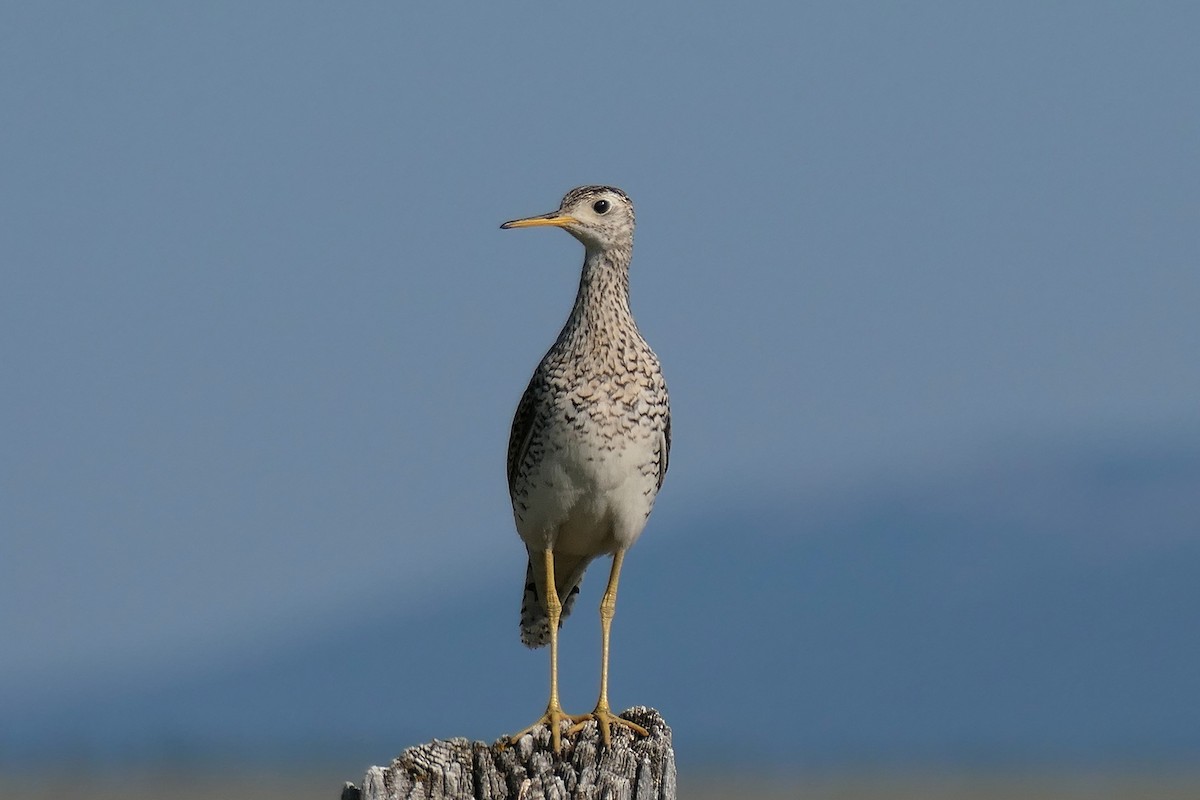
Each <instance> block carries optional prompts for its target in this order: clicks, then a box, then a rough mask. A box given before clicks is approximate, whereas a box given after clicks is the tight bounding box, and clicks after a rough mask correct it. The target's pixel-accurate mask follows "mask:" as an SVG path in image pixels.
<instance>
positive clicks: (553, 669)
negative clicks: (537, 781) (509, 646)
mask: <svg viewBox="0 0 1200 800" xmlns="http://www.w3.org/2000/svg"><path fill="white" fill-rule="evenodd" d="M543 558H545V564H546V585H545V586H543V587H542V590H543V596H544V597H545V598H546V616H547V617H548V618H549V620H550V701H549V702H548V703H546V713H545V714H543V715H542V716H541V718H540V719H539V720H538V721H537V722H535V723H533V724H532V725H530V726H529V727H528V728H526V729H525V730H523V731H521V732H520V733H518V734H515V735H513V736H512V737H511V739H510V741H511V742H513V743H514V744H515V743H516V741H517V740H518V739H520V738H521V737H522V736H524V735H525V734H527V733H529V732H530V731H532V730H534V729H535V728H537V727H538V726H540V725H543V724H545V725H549V726H550V739H551V742H552V744H553V746H554V752H556V753H557V752H559V750H561V749H562V732H561V731H560V730H559V726H560V724H561V723H562V721H563V720H571V721H572V722H574V721H575V720H576V719H577V718H576V717H569V716H567V715H566V714H564V713H563V709H562V704H561V703H559V701H558V621H559V620H560V619H561V618H562V601H561V600H559V598H558V588H557V587H556V585H555V583H554V551H553V550H549V549H547V550H545V551H544V552H543Z"/></svg>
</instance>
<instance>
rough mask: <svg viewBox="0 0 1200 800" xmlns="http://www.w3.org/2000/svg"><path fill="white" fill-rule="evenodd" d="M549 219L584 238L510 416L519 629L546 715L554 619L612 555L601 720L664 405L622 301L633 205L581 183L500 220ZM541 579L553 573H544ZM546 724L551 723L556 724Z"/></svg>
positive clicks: (658, 452)
mask: <svg viewBox="0 0 1200 800" xmlns="http://www.w3.org/2000/svg"><path fill="white" fill-rule="evenodd" d="M535 225H553V226H556V227H561V228H564V229H565V230H567V231H568V232H569V233H571V234H572V235H573V236H575V238H577V239H579V240H580V241H581V242H582V243H583V244H584V247H585V248H586V254H585V257H584V264H583V270H582V274H581V276H580V280H579V292H578V294H577V295H576V298H575V305H574V306H573V307H572V309H571V313H570V316H569V317H568V318H567V322H566V324H565V325H564V326H563V329H562V331H561V332H560V333H559V335H558V339H557V340H556V341H555V342H554V345H553V346H552V347H551V348H550V350H549V351H548V352H547V353H546V355H545V356H544V357H543V358H542V361H541V363H540V364H538V367H537V369H536V370H534V373H533V377H532V378H531V379H530V381H529V385H528V387H527V388H526V389H525V393H524V395H523V396H522V397H521V401H520V403H519V404H518V406H517V411H516V414H515V416H514V419H513V425H512V433H511V435H510V437H509V445H508V488H509V494H510V496H511V498H512V505H513V515H514V518H515V520H516V524H517V531H518V532H519V533H520V535H521V538H522V539H523V540H524V542H525V545H526V548H527V549H528V551H529V556H530V558H529V567H528V569H527V572H526V585H525V595H524V598H523V603H522V608H521V640H522V641H523V642H524V643H525V644H527V645H529V646H531V647H538V646H541V645H544V644H547V643H549V644H551V650H552V652H551V662H552V686H551V704H550V708H548V710H547V717H546V718H545V719H548V720H550V721H551V722H552V723H553V722H554V721H555V719H556V718H559V717H561V709H558V712H557V714H556V713H552V712H554V710H555V707H556V706H557V703H558V701H557V689H556V682H557V677H556V672H557V670H556V664H557V649H556V647H557V628H558V625H560V624H561V621H562V619H563V618H565V617H566V615H567V614H568V613H569V612H570V610H571V606H572V605H573V603H574V600H575V596H576V594H577V593H578V591H579V582H580V581H581V580H582V579H583V573H584V571H585V570H586V569H587V566H588V564H589V563H591V561H592V560H593V559H595V558H597V557H598V556H601V555H608V554H611V555H613V557H614V558H613V569H612V572H611V575H610V579H609V587H608V591H606V592H605V597H604V601H603V602H602V604H601V623H602V635H603V650H604V654H603V657H604V663H603V664H602V673H601V702H600V703H599V704H598V705H597V709H596V712H594V714H593V715H585V716H588V717H592V716H594V717H595V718H596V719H598V720H599V721H600V724H601V729H602V731H603V733H604V736H605V739H606V740H607V737H608V723H609V722H612V721H614V719H615V718H613V717H612V715H611V714H610V713H609V712H608V701H607V656H608V646H607V645H608V630H609V623H610V622H611V619H612V613H613V610H614V609H615V605H616V586H617V578H618V576H619V573H620V564H621V560H622V558H623V556H624V553H625V551H626V550H627V549H628V548H629V547H630V546H631V545H632V544H633V543H634V541H636V540H637V538H638V536H639V535H640V534H641V532H642V529H643V528H644V527H645V524H646V519H647V518H648V517H649V515H650V511H651V509H652V508H653V507H654V500H655V497H656V496H657V494H658V490H659V489H660V488H661V486H662V482H663V477H664V476H665V475H666V472H667V464H668V457H669V453H670V448H671V415H670V405H669V402H668V397H667V387H666V383H665V381H664V380H663V376H662V371H661V369H660V368H659V363H658V357H657V356H655V354H654V351H653V350H651V349H650V346H649V345H648V344H647V343H646V340H645V339H643V338H642V335H641V333H640V332H639V331H638V328H637V324H636V323H635V322H634V319H633V313H632V312H631V311H630V308H629V263H630V257H631V255H632V251H633V229H634V214H633V204H632V203H631V202H630V200H629V198H628V196H626V195H625V193H624V192H622V191H620V190H619V189H614V188H612V187H605V186H583V187H580V188H577V189H573V190H571V192H569V193H568V194H567V196H566V197H564V198H563V201H562V203H561V205H560V206H559V209H558V211H556V212H554V213H552V214H546V215H544V216H541V217H531V218H527V219H523V220H514V221H512V222H507V223H505V224H504V226H503V227H506V228H515V227H530V226H535ZM551 578H552V580H551ZM555 732H556V733H557V727H555Z"/></svg>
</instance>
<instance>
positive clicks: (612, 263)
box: [563, 249, 637, 338]
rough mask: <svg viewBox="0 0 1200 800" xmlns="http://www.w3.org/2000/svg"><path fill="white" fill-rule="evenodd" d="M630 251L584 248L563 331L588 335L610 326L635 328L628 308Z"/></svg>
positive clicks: (601, 331)
mask: <svg viewBox="0 0 1200 800" xmlns="http://www.w3.org/2000/svg"><path fill="white" fill-rule="evenodd" d="M630 255H631V252H630V250H629V249H615V250H596V251H592V250H589V251H588V253H587V255H586V256H585V258H584V261H583V272H582V274H581V275H580V276H579V293H578V294H577V295H575V306H574V308H572V309H571V316H570V318H569V319H568V320H567V325H566V327H565V328H564V329H563V332H564V333H566V332H567V331H573V332H574V334H575V335H576V336H579V337H582V338H589V337H591V336H595V335H597V334H602V333H604V332H605V331H608V330H610V329H613V328H633V329H634V330H636V329H637V326H636V325H635V324H634V321H633V313H632V312H631V311H630V310H629V260H630Z"/></svg>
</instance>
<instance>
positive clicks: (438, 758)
mask: <svg viewBox="0 0 1200 800" xmlns="http://www.w3.org/2000/svg"><path fill="white" fill-rule="evenodd" d="M621 716H623V717H625V718H626V719H628V720H630V721H632V722H636V723H637V724H639V725H641V726H642V727H643V728H645V729H646V730H647V731H649V732H650V735H649V736H648V737H641V736H638V737H636V738H635V737H634V735H633V733H632V732H631V731H628V730H626V729H624V728H619V727H614V728H613V732H612V747H610V748H605V747H603V746H602V745H601V743H600V736H599V733H598V732H597V730H596V726H595V724H594V723H590V724H588V725H587V726H586V727H585V728H584V729H583V730H582V731H580V732H579V733H578V734H575V735H574V736H569V737H563V741H562V752H561V753H560V754H558V755H555V754H554V751H553V750H552V749H551V747H550V731H549V729H548V728H546V727H544V726H543V727H541V728H539V729H538V730H537V731H535V732H534V733H532V734H527V735H525V736H523V737H522V738H521V739H520V740H518V741H517V742H516V743H514V744H510V743H509V742H508V739H507V738H505V739H501V740H499V741H497V742H496V743H495V744H491V745H488V744H486V743H484V742H470V741H467V740H466V739H449V740H446V741H441V740H438V739H434V740H433V741H432V742H428V743H426V744H420V745H417V746H416V747H410V748H408V749H407V750H405V751H404V752H403V753H401V754H400V755H399V756H397V757H396V759H395V760H393V761H392V763H391V764H390V765H388V766H386V767H371V768H370V769H369V770H367V774H366V776H365V777H364V778H363V784H362V788H359V787H357V786H354V785H353V784H349V783H347V784H346V786H345V788H344V789H343V790H342V800H576V799H577V798H578V800H676V798H675V751H674V750H673V749H672V748H671V729H670V728H669V727H667V723H666V722H664V721H663V718H662V716H660V715H659V713H658V712H657V711H655V710H654V709H653V708H646V707H645V706H637V707H635V708H631V709H629V710H628V711H626V712H625V713H624V714H622V715H621Z"/></svg>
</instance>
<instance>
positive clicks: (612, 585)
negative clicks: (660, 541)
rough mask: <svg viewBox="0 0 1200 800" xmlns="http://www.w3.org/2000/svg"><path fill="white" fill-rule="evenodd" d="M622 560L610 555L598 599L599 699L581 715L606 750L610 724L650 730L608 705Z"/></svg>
mask: <svg viewBox="0 0 1200 800" xmlns="http://www.w3.org/2000/svg"><path fill="white" fill-rule="evenodd" d="M624 560H625V551H624V550H618V551H617V552H616V553H615V554H614V555H613V562H612V571H611V572H609V574H608V588H606V589H605V590H604V597H603V599H601V600H600V699H599V700H597V701H596V710H595V711H593V712H592V713H591V714H585V715H583V718H584V720H588V719H594V720H596V724H597V725H598V726H599V728H600V737H601V739H603V741H604V746H605V747H608V746H610V744H611V737H610V735H609V727H610V726H611V725H624V726H625V727H627V728H629V729H630V730H632V731H634V732H635V733H640V734H641V735H642V736H649V735H650V733H649V731H647V730H646V729H645V728H643V727H642V726H641V725H637V724H635V723H633V722H630V721H629V720H627V719H623V718H621V717H618V716H617V715H616V714H614V713H612V708H611V707H609V705H608V634H609V631H610V629H611V628H612V620H613V616H614V615H615V614H616V613H617V582H618V581H619V580H620V579H621V562H622V561H624ZM583 725H584V722H583V721H580V722H578V723H576V724H575V725H574V726H572V727H571V729H570V730H569V731H568V732H567V733H568V735H569V734H571V733H574V732H576V731H577V730H579V729H580V728H581V727H583Z"/></svg>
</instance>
